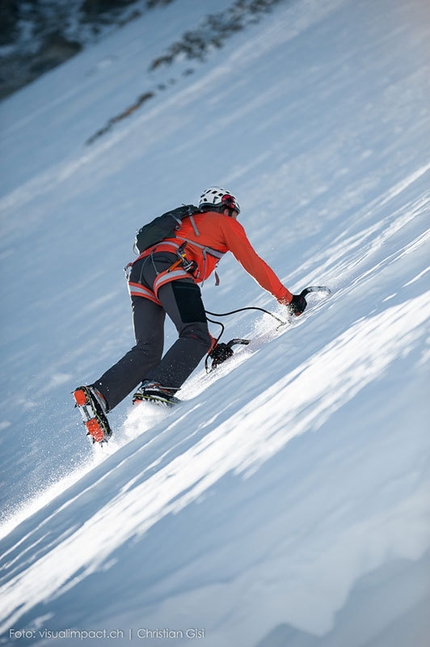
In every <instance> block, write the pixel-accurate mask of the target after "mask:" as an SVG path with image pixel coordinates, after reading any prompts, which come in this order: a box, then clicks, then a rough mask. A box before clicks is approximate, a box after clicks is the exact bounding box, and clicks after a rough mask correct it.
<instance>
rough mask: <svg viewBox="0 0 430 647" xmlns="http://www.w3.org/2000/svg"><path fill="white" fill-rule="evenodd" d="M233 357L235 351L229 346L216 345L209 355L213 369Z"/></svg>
mask: <svg viewBox="0 0 430 647" xmlns="http://www.w3.org/2000/svg"><path fill="white" fill-rule="evenodd" d="M232 355H233V349H232V348H231V347H230V346H229V345H228V344H216V346H214V348H212V350H211V352H210V353H209V357H210V358H211V360H212V368H216V367H217V366H219V365H220V364H222V363H223V362H225V360H226V359H229V357H231V356H232Z"/></svg>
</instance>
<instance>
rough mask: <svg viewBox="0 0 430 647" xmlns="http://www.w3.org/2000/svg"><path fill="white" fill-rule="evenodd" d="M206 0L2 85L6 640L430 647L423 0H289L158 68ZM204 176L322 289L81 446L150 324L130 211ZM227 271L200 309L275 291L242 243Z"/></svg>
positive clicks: (277, 257) (239, 323)
mask: <svg viewBox="0 0 430 647" xmlns="http://www.w3.org/2000/svg"><path fill="white" fill-rule="evenodd" d="M201 5H202V3H198V2H195V1H193V0H182V1H181V3H180V8H179V6H178V7H177V6H176V3H173V4H172V5H170V6H168V7H166V8H165V9H163V10H154V12H152V15H151V16H145V19H144V20H143V19H142V20H140V21H136V22H135V23H131V24H130V25H128V26H127V27H125V28H124V29H123V30H122V31H121V32H117V33H116V34H114V35H112V36H111V37H110V38H109V39H107V40H106V41H104V42H103V43H100V44H99V45H97V46H95V47H94V48H93V49H91V50H89V51H87V52H84V53H83V54H81V55H79V56H77V57H76V58H74V59H72V60H71V61H69V62H68V63H67V64H66V65H64V66H63V67H62V68H60V69H57V70H54V71H53V72H51V73H50V74H47V75H46V76H45V77H43V78H41V79H40V80H38V81H37V82H35V83H34V84H32V85H31V86H29V87H27V88H25V89H24V90H22V91H20V92H19V93H17V94H16V95H14V96H12V97H10V98H9V99H8V100H6V101H4V102H3V103H2V104H1V105H0V118H1V124H2V174H1V180H0V186H1V196H2V197H1V210H2V239H1V240H2V246H1V258H2V278H3V281H2V295H1V297H2V303H3V304H4V308H3V315H2V355H3V365H4V370H3V376H2V394H3V398H2V399H3V404H2V418H1V422H0V424H1V428H2V435H1V455H2V480H3V483H2V490H1V502H2V510H3V519H4V521H3V524H2V528H1V530H2V537H3V538H2V542H1V552H2V562H1V563H2V572H1V583H2V590H1V596H2V597H1V599H2V605H1V614H0V618H1V630H2V638H1V640H2V643H1V644H7V645H9V644H11V645H12V644H16V643H18V644H21V643H25V644H37V645H53V644H59V645H60V644H61V645H76V644H78V643H80V642H82V640H84V639H88V640H91V639H94V640H97V644H103V645H104V644H124V645H126V644H127V645H128V644H133V643H135V644H142V643H144V644H145V643H146V644H148V643H149V644H157V645H169V646H170V645H175V646H176V645H178V646H180V645H188V644H190V642H191V643H194V644H202V645H204V646H205V647H221V646H223V647H224V646H226V647H278V646H279V647H280V646H282V647H285V646H287V645H288V647H290V646H291V647H314V646H315V645H317V646H318V647H322V646H324V647H328V646H330V647H335V646H339V647H340V646H342V647H346V646H347V647H355V646H357V647H359V646H363V647H364V646H366V647H370V646H372V647H388V646H390V647H393V646H394V647H406V645H411V644H413V645H415V646H418V647H424V646H425V645H427V644H428V637H429V634H430V627H429V622H428V613H427V609H428V604H429V601H430V590H429V589H430V577H429V575H430V550H429V549H430V519H429V503H430V483H429V481H430V471H429V448H430V447H429V446H430V439H429V434H428V430H429V425H428V419H429V413H430V411H429V408H430V407H429V403H428V402H429V391H428V383H429V379H428V378H429V375H428V373H429V371H428V360H429V355H430V351H429V328H428V321H429V315H430V297H429V261H428V259H429V247H430V246H429V225H428V223H429V217H428V214H429V203H430V182H429V180H430V155H429V145H428V143H429V141H430V101H429V99H430V83H429V78H430V74H429V73H430V69H429V68H430V61H429V52H428V45H427V43H428V42H429V39H430V20H429V18H430V16H429V12H428V7H427V5H426V3H425V2H424V0H422V1H421V0H413V1H412V2H410V3H408V4H407V5H405V3H402V2H401V0H391V1H389V0H378V2H376V3H375V2H374V1H373V0H357V1H352V0H319V1H317V0H306V1H305V0H301V1H297V2H285V3H280V4H279V5H277V6H276V9H275V10H274V11H273V13H271V14H268V16H267V17H266V18H265V19H264V21H262V22H260V23H259V24H256V25H253V26H251V27H248V28H247V30H246V31H243V32H240V33H238V34H237V35H236V36H235V38H234V39H231V40H230V41H228V42H227V44H226V45H225V47H224V48H223V49H221V50H220V51H218V52H216V53H213V54H212V56H211V57H210V58H209V60H208V62H207V63H205V64H202V65H199V66H197V65H196V66H195V69H194V73H193V74H192V75H188V74H187V75H184V74H183V69H184V65H185V62H179V63H178V64H177V67H172V68H169V69H160V70H158V71H156V72H152V73H151V74H149V73H148V72H147V67H148V63H149V61H150V60H152V59H153V58H154V57H155V56H157V55H160V54H161V53H162V52H163V51H164V49H165V48H167V47H168V46H169V44H170V43H171V42H172V41H173V40H174V39H175V38H176V37H177V35H178V33H182V32H183V31H185V30H186V29H188V28H189V27H190V22H193V21H195V22H196V23H197V22H198V21H199V20H200V18H201V17H202V16H203V15H204V13H205V12H206V11H207V12H209V11H215V10H218V8H219V7H220V6H221V5H222V7H227V6H228V5H229V2H223V3H220V2H215V1H212V0H210V1H209V2H207V3H205V6H204V8H202V6H201ZM158 85H160V86H161V85H164V87H165V88H166V89H164V90H163V91H159V92H158V93H157V94H156V96H155V97H154V98H153V99H152V100H151V102H148V103H146V104H145V105H144V106H142V108H141V109H140V111H136V112H135V113H134V114H133V115H132V116H131V117H130V118H128V119H125V120H123V121H121V123H118V124H117V125H116V127H115V128H113V129H112V130H111V131H110V132H109V133H107V134H106V135H105V136H103V137H100V138H99V139H97V140H96V141H95V142H94V144H92V145H91V146H88V145H86V144H85V142H86V141H87V140H88V138H89V137H90V136H91V135H92V134H93V133H94V132H96V131H97V130H98V129H99V128H100V127H102V126H103V124H105V123H106V122H107V121H108V120H109V119H110V118H111V117H112V116H114V115H115V114H118V113H119V112H121V111H122V110H124V109H125V108H126V107H127V106H128V105H130V104H131V103H132V102H133V100H134V99H135V97H136V96H137V95H138V94H139V93H141V92H144V91H146V90H148V89H149V88H153V87H158ZM213 183H216V184H220V185H224V186H226V187H227V188H229V189H230V190H232V191H234V192H235V194H236V195H237V196H238V198H239V201H240V203H241V205H242V207H243V211H242V214H241V221H242V222H243V223H244V225H245V227H246V229H247V231H248V234H249V236H250V239H251V240H252V241H253V242H254V244H255V247H256V249H257V250H258V252H259V253H260V254H261V256H262V257H263V258H265V260H267V261H268V262H269V264H270V265H271V266H272V267H273V268H274V269H275V271H276V272H277V273H278V275H279V276H280V277H281V278H282V280H283V281H284V282H285V284H286V285H287V286H288V287H289V288H290V289H292V290H294V291H298V290H300V289H301V288H303V287H304V286H305V285H308V284H310V283H322V284H327V285H329V286H330V287H331V288H332V290H333V294H332V296H331V297H330V299H327V300H321V301H318V300H317V299H316V298H315V297H313V298H312V297H310V298H309V302H311V301H312V304H313V309H312V310H311V309H309V312H307V313H305V315H303V317H301V318H300V319H298V320H297V321H295V322H294V323H293V324H292V325H290V326H285V327H283V328H280V329H278V330H276V322H274V321H273V320H272V319H271V318H270V317H268V316H266V315H260V314H258V315H256V314H250V313H243V314H241V315H236V316H235V317H233V318H231V319H229V320H228V324H227V332H226V337H229V338H231V337H236V336H241V337H249V338H251V339H252V342H251V344H250V345H249V346H247V347H242V348H240V349H239V350H238V352H237V354H236V356H235V358H234V359H233V361H232V362H231V363H230V367H228V366H224V367H223V368H222V369H220V371H219V373H218V374H217V375H214V376H206V375H205V374H204V371H203V369H201V370H200V369H199V370H198V371H197V372H196V374H195V375H194V376H193V377H192V378H191V379H190V381H189V382H188V384H187V385H186V386H185V387H184V389H183V391H182V397H183V399H184V404H183V405H182V406H181V408H179V409H177V410H174V411H171V412H169V413H167V414H166V413H165V412H159V411H156V412H152V410H151V409H148V408H145V407H141V408H139V409H136V410H134V411H130V402H124V403H123V404H122V405H120V406H119V407H118V409H117V410H116V411H115V412H114V413H113V415H112V418H111V420H112V424H113V425H114V427H115V428H116V433H115V438H114V440H113V441H112V442H111V443H110V444H109V447H108V448H105V449H104V450H101V448H92V447H90V446H89V445H88V444H87V443H86V440H85V438H84V437H83V431H82V426H81V425H80V424H79V422H78V419H77V417H76V413H75V412H73V409H72V400H71V396H70V391H71V390H72V389H73V388H74V386H76V384H78V383H83V382H86V381H92V380H94V379H96V378H97V377H98V376H99V375H100V374H101V372H102V371H104V370H105V369H106V368H107V367H108V366H109V365H110V364H111V363H112V362H114V361H116V360H117V359H118V358H119V357H120V356H121V355H122V354H123V352H125V351H126V350H127V349H128V347H129V346H130V345H131V344H132V331H131V329H130V314H129V305H128V296H127V291H126V287H125V283H124V278H123V276H122V267H123V266H124V265H125V263H126V262H127V261H128V260H130V256H131V244H132V239H133V235H134V231H135V230H136V229H137V228H138V227H139V226H140V225H141V224H142V222H144V221H145V220H148V219H149V218H150V217H152V216H154V215H157V213H159V212H160V211H162V210H164V209H167V208H169V207H172V206H176V205H177V204H178V203H180V202H189V201H194V200H195V199H196V197H197V196H198V194H199V192H200V191H201V189H202V188H204V187H205V186H207V185H209V184H213ZM220 274H221V285H220V286H218V287H215V286H214V285H213V283H212V282H211V281H209V282H207V284H206V285H205V286H204V288H203V293H204V299H205V303H206V306H207V308H208V309H209V310H213V311H217V312H220V311H225V310H230V309H232V308H235V307H238V306H247V305H251V304H254V305H257V306H262V307H265V308H269V309H271V310H272V311H273V312H274V313H276V315H277V316H280V317H282V316H285V313H284V312H283V311H282V308H280V307H279V306H277V304H276V302H274V300H273V299H272V298H271V297H270V295H267V294H265V293H262V291H261V289H260V288H259V287H258V286H257V285H256V284H255V283H254V281H253V280H252V279H251V278H250V277H248V276H247V275H246V274H245V273H244V272H243V270H242V269H241V268H240V267H239V266H238V265H237V263H236V262H235V261H234V259H232V258H226V259H223V261H222V263H221V265H220ZM214 332H215V328H214ZM174 338H175V334H174V331H173V330H172V328H171V327H170V326H169V327H168V328H167V340H168V343H171V342H172V341H173V340H174ZM24 630H25V632H26V633H21V634H20V633H19V632H20V631H21V632H23V631H24ZM72 630H73V631H75V632H76V633H73V631H72ZM95 631H97V632H99V633H97V634H92V633H91V632H95ZM79 632H81V633H79ZM85 632H86V633H85Z"/></svg>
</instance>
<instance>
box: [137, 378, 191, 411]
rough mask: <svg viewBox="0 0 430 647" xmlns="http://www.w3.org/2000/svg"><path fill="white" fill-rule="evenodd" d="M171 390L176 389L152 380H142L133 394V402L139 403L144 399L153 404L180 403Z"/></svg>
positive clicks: (170, 405) (169, 405) (170, 404)
mask: <svg viewBox="0 0 430 647" xmlns="http://www.w3.org/2000/svg"><path fill="white" fill-rule="evenodd" d="M172 391H176V389H172V388H169V387H168V386H161V384H159V383H158V382H153V381H152V380H144V381H143V382H142V385H141V386H140V387H139V388H138V389H137V391H136V393H135V394H134V395H133V404H139V403H140V402H142V400H146V401H147V402H153V403H154V404H159V405H164V406H167V407H172V406H174V405H175V404H179V403H180V400H178V398H175V396H174V395H173V393H172Z"/></svg>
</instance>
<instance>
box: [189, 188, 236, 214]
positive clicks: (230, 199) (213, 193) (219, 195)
mask: <svg viewBox="0 0 430 647" xmlns="http://www.w3.org/2000/svg"><path fill="white" fill-rule="evenodd" d="M208 207H209V208H210V207H216V209H217V211H218V209H219V208H220V207H225V208H226V209H232V210H234V211H237V213H240V205H239V203H238V201H237V200H236V198H235V196H234V195H233V194H232V193H230V191H226V190H225V189H222V188H221V187H220V186H210V187H209V189H205V190H204V191H203V193H202V194H201V196H200V198H199V209H207V208H208Z"/></svg>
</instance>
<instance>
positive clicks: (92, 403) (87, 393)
mask: <svg viewBox="0 0 430 647" xmlns="http://www.w3.org/2000/svg"><path fill="white" fill-rule="evenodd" d="M73 397H74V399H75V402H76V406H77V407H78V409H79V411H80V412H81V415H82V419H83V421H84V424H85V427H86V429H87V435H88V436H91V437H92V439H93V442H94V443H102V442H104V441H107V440H108V439H109V438H110V437H111V435H112V430H111V428H110V426H109V422H108V419H107V417H106V414H107V410H108V408H107V402H106V400H105V399H104V397H103V396H102V394H101V393H100V391H98V390H97V389H95V388H94V387H93V386H79V387H78V388H77V389H75V390H74V392H73Z"/></svg>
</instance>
